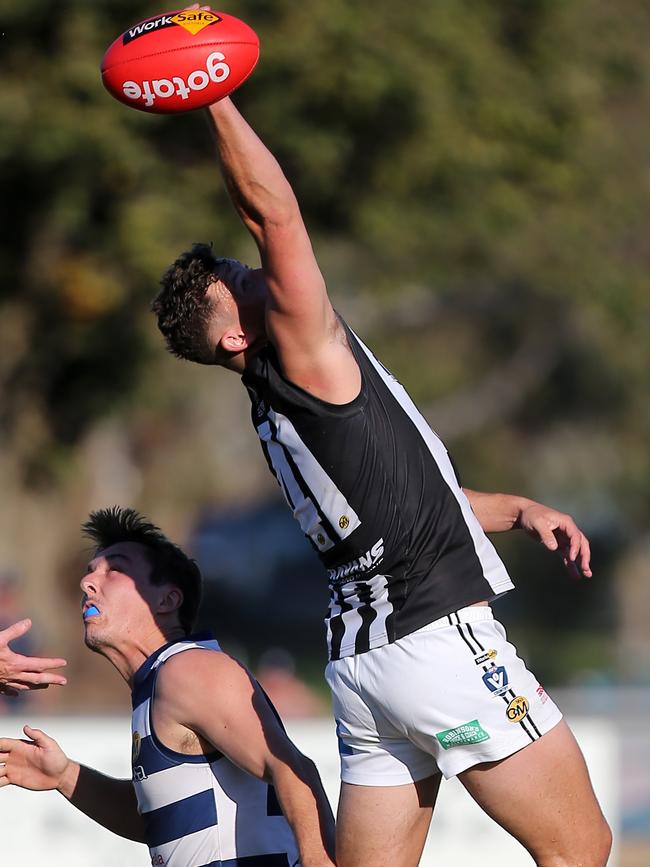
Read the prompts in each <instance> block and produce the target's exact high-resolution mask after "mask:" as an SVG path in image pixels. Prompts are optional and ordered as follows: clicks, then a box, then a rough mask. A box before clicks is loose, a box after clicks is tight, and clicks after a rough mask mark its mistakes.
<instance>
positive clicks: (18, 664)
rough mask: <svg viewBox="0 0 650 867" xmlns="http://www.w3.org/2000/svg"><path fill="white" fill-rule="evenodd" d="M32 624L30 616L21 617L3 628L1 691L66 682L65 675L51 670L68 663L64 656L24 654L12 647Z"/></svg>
mask: <svg viewBox="0 0 650 867" xmlns="http://www.w3.org/2000/svg"><path fill="white" fill-rule="evenodd" d="M31 627H32V621H31V620H20V621H18V623H14V624H13V625H12V626H8V627H7V628H6V629H3V630H0V693H4V694H5V695H16V693H18V692H21V691H22V690H26V689H46V688H47V687H48V686H49V685H50V684H52V683H54V684H58V685H60V686H63V685H64V684H65V683H67V681H66V679H65V677H63V675H61V674H56V673H55V672H53V671H52V669H54V668H62V667H63V666H64V665H66V661H65V659H46V658H39V657H36V656H23V655H22V654H20V653H14V652H13V650H11V648H10V647H9V643H10V642H11V641H15V640H16V639H17V638H20V637H21V636H22V635H24V634H25V633H26V632H28V631H29V630H30V629H31Z"/></svg>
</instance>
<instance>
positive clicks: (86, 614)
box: [82, 605, 100, 620]
mask: <svg viewBox="0 0 650 867" xmlns="http://www.w3.org/2000/svg"><path fill="white" fill-rule="evenodd" d="M99 614H100V611H99V608H98V607H97V606H96V605H85V606H84V610H83V612H82V616H83V619H84V620H90V619H91V617H97V616H98V615H99Z"/></svg>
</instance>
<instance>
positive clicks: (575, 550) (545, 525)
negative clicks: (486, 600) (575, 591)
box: [463, 488, 592, 578]
mask: <svg viewBox="0 0 650 867" xmlns="http://www.w3.org/2000/svg"><path fill="white" fill-rule="evenodd" d="M463 490H464V492H465V495H466V496H467V498H468V500H469V502H470V504H471V506H472V510H473V512H474V514H475V515H476V517H477V518H478V520H479V523H480V524H481V527H483V529H484V530H485V532H486V533H500V532H503V531H505V530H515V529H521V530H525V531H526V532H527V533H528V535H529V536H531V537H532V538H533V539H536V540H537V541H538V542H541V543H542V544H543V545H545V546H546V547H547V548H548V549H549V550H550V551H558V552H559V554H560V556H561V557H562V560H563V562H564V565H565V566H566V567H567V569H568V570H569V572H570V573H571V574H572V575H574V576H575V577H578V578H579V577H581V576H584V577H585V578H591V576H592V571H591V566H590V560H591V549H590V546H589V539H587V537H586V536H585V534H584V533H583V532H582V530H580V528H579V527H578V526H577V524H576V522H575V521H574V520H573V518H572V517H571V515H566V514H565V513H564V512H558V510H557V509H552V508H551V507H550V506H544V505H543V504H542V503H536V502H535V501H534V500H529V499H527V498H526V497H519V496H517V495H516V494H487V493H483V492H481V491H471V490H469V489H468V488H463Z"/></svg>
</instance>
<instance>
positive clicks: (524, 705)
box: [506, 695, 530, 723]
mask: <svg viewBox="0 0 650 867" xmlns="http://www.w3.org/2000/svg"><path fill="white" fill-rule="evenodd" d="M529 708H530V705H529V704H528V699H527V698H526V696H524V695H518V696H517V697H516V698H513V700H512V701H511V702H510V704H509V705H508V707H507V708H506V716H507V717H508V719H509V720H510V722H513V723H518V722H521V721H522V719H524V718H525V717H527V716H528V710H529Z"/></svg>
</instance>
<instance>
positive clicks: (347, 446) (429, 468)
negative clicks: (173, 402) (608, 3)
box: [242, 323, 513, 659]
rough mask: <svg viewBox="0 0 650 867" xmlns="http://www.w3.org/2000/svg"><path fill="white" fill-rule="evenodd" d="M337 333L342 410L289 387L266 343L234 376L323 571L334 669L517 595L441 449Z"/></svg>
mask: <svg viewBox="0 0 650 867" xmlns="http://www.w3.org/2000/svg"><path fill="white" fill-rule="evenodd" d="M344 325H345V323H344ZM345 328H346V332H347V335H348V341H349V344H350V348H351V350H352V352H353V353H354V356H355V358H356V360H357V362H358V364H359V367H360V369H361V381H362V385H361V391H360V393H359V395H358V396H357V397H356V398H355V399H354V400H353V401H351V402H350V403H347V404H344V405H335V404H329V403H326V402H324V401H322V400H319V399H318V398H316V397H314V396H313V395H311V394H309V393H308V392H306V391H304V390H303V389H301V388H299V387H298V386H296V385H294V384H293V383H291V382H289V380H288V379H287V378H286V377H285V376H284V374H283V372H282V369H281V366H280V363H279V360H278V357H277V354H276V352H275V350H274V348H273V346H272V345H270V344H269V345H268V346H266V347H265V348H264V349H263V350H262V351H261V352H260V353H259V354H258V355H256V356H255V357H254V358H253V359H251V362H250V366H249V367H247V369H246V371H245V372H244V374H243V376H242V381H243V383H244V385H245V386H246V388H247V390H248V393H249V396H250V399H251V403H252V420H253V424H254V426H255V429H256V430H257V433H258V435H259V438H260V441H261V444H262V449H263V451H264V454H265V456H266V459H267V462H268V464H269V468H270V469H271V471H272V472H273V473H274V475H275V477H276V478H277V480H278V483H279V485H280V487H281V489H282V491H283V493H284V496H285V498H286V500H287V502H288V504H289V506H290V508H291V509H292V511H293V514H294V517H295V518H296V520H297V521H298V523H299V524H300V526H301V528H302V531H303V532H304V533H305V535H306V536H307V538H308V539H309V540H310V541H311V543H312V544H313V546H314V547H315V549H316V550H317V552H318V554H319V556H320V558H321V560H322V562H323V564H324V566H325V568H326V569H327V572H328V576H329V585H330V594H331V595H330V605H329V612H328V615H327V618H326V624H327V641H328V649H329V654H330V658H331V659H339V658H341V657H343V656H350V655H352V654H355V653H364V652H365V651H368V650H371V649H372V648H375V647H381V646H382V645H383V644H387V643H390V642H392V641H395V640H396V639H398V638H401V637H403V636H404V635H408V634H409V633H411V632H413V631H414V630H416V629H419V628H420V627H422V626H424V625H426V624H427V623H430V622H431V621H433V620H437V619H438V618H439V617H442V616H443V615H445V614H448V613H450V612H452V611H455V610H457V609H459V608H462V607H464V606H466V605H471V604H472V603H474V602H479V601H481V600H484V599H493V598H495V597H496V596H498V595H500V594H501V593H505V592H506V591H507V590H510V589H512V587H513V585H512V582H511V580H510V577H509V576H508V573H507V572H506V569H505V567H504V565H503V563H502V562H501V559H500V558H499V556H498V554H497V553H496V551H495V550H494V547H493V546H492V543H491V542H490V541H489V540H488V539H487V537H486V536H485V534H484V533H483V530H482V529H481V526H480V524H479V522H478V520H477V519H476V517H475V516H474V513H473V512H472V509H471V507H470V505H469V501H468V500H467V498H466V497H465V494H464V493H463V491H462V489H461V487H460V484H459V482H458V479H457V478H456V473H455V471H454V468H453V466H452V463H451V460H450V458H449V455H448V453H447V450H446V448H445V446H444V445H443V443H442V441H441V440H440V439H439V438H438V436H436V434H435V433H434V432H433V431H432V430H431V428H430V427H429V425H428V424H427V422H426V421H425V419H424V418H423V416H422V415H421V414H420V412H419V411H418V409H417V407H416V406H415V404H414V403H413V401H412V400H411V398H410V397H409V395H408V393H407V392H406V390H405V389H404V387H403V386H402V385H400V383H399V382H398V381H397V380H396V379H395V378H394V377H393V376H392V374H391V373H390V372H389V371H388V370H387V369H386V368H385V367H384V366H383V365H382V364H381V362H380V361H378V360H377V359H376V358H375V356H374V355H373V354H372V353H371V352H370V350H369V349H368V348H367V347H366V346H365V345H364V344H363V343H362V342H361V341H360V340H359V338H358V337H357V336H356V335H355V334H354V333H353V332H352V331H351V330H350V329H349V328H348V326H347V325H345Z"/></svg>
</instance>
